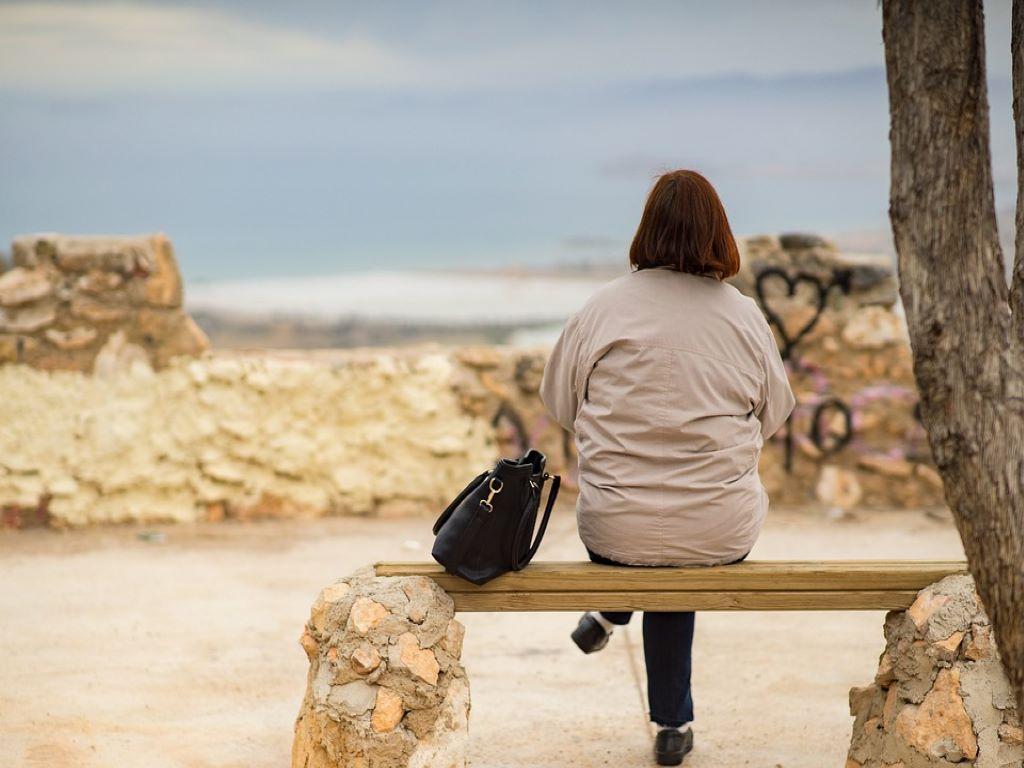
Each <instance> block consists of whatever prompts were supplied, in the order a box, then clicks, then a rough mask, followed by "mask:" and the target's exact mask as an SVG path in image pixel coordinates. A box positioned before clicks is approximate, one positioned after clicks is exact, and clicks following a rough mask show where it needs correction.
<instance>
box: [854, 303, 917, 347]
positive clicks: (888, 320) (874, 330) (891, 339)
mask: <svg viewBox="0 0 1024 768" xmlns="http://www.w3.org/2000/svg"><path fill="white" fill-rule="evenodd" d="M842 338H843V341H845V342H846V343H847V344H849V345H850V346H851V347H853V348H854V349H881V348H882V347H885V346H888V345H889V344H897V343H906V340H907V331H906V327H905V325H904V324H903V320H902V319H901V318H900V316H899V315H897V314H896V313H895V312H891V311H889V310H888V309H885V308H883V307H875V306H868V307H861V308H860V309H858V310H857V311H856V312H855V313H854V314H853V316H852V317H851V318H850V319H849V320H848V321H847V323H846V327H844V328H843V333H842Z"/></svg>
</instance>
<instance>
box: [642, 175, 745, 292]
mask: <svg viewBox="0 0 1024 768" xmlns="http://www.w3.org/2000/svg"><path fill="white" fill-rule="evenodd" d="M629 263H630V264H632V265H633V267H634V268H635V269H650V268H652V267H671V268H673V269H678V270H679V271H680V272H688V273H690V274H693V275H702V276H704V277H713V278H715V279H716V280H723V279H725V278H727V277H732V276H733V275H735V274H736V273H737V272H739V269H740V252H739V249H738V248H737V247H736V239H735V238H734V237H733V236H732V229H730V228H729V219H728V217H727V216H726V215H725V207H724V206H723V205H722V201H721V199H720V198H719V197H718V193H717V192H715V188H714V187H712V186H711V182H709V181H708V180H707V179H705V178H704V177H703V176H701V175H700V174H699V173H697V172H696V171H685V170H681V171H670V172H669V173H666V174H665V175H663V176H661V177H660V178H659V179H658V180H657V181H656V182H655V183H654V188H653V189H651V193H650V194H649V195H648V196H647V204H646V205H645V206H644V214H643V216H642V217H641V218H640V226H639V227H637V230H636V235H635V236H634V237H633V244H632V245H630V247H629Z"/></svg>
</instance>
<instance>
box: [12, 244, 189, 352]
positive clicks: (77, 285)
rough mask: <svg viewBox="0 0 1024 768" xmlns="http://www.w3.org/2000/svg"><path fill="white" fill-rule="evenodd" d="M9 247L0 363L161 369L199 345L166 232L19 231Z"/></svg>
mask: <svg viewBox="0 0 1024 768" xmlns="http://www.w3.org/2000/svg"><path fill="white" fill-rule="evenodd" d="M11 255H12V258H13V262H14V266H13V267H12V268H11V269H8V270H6V271H4V270H3V265H2V264H0V364H2V363H24V364H26V365H30V366H32V367H34V368H40V369H43V370H76V371H92V370H93V368H94V367H95V368H101V369H102V368H110V367H112V366H117V365H118V364H119V362H118V361H119V360H124V359H139V360H144V361H146V363H147V364H148V365H150V366H151V367H155V368H161V367H163V366H165V365H166V364H167V363H168V361H169V360H171V358H173V357H175V356H178V355H195V354H198V353H200V352H202V351H203V350H205V349H206V347H207V342H206V337H205V336H204V334H203V332H202V331H201V330H199V328H198V327H197V326H196V324H195V323H194V322H192V320H191V318H189V316H188V315H186V314H185V313H184V312H183V311H182V309H181V303H182V285H181V277H180V275H179V273H178V265H177V262H176V261H175V258H174V250H173V249H172V247H171V242H170V240H168V239H167V237H165V236H164V235H150V236H143V237H120V238H108V237H82V236H75V237H68V236H64V235H27V236H24V237H19V238H16V239H15V240H14V243H13V246H12V249H11Z"/></svg>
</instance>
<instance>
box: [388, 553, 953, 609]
mask: <svg viewBox="0 0 1024 768" xmlns="http://www.w3.org/2000/svg"><path fill="white" fill-rule="evenodd" d="M966 570H967V564H966V563H964V562H958V561H940V560H916V561H915V560H845V561H844V560H839V561H831V562H814V561H781V560H780V561H748V562H743V563H737V564H735V565H724V566H712V567H688V568H662V567H653V568H652V567H636V568H629V567H624V566H610V565H597V564H595V563H589V562H538V563H533V564H531V565H529V566H528V567H527V568H526V569H525V570H523V571H519V572H517V573H508V574H505V575H504V576H499V577H498V578H496V579H494V580H493V581H490V582H488V583H487V584H484V585H482V586H475V585H473V584H470V583H469V582H467V581H465V580H464V579H461V578H459V577H457V576H453V575H451V574H449V573H445V571H444V569H443V568H442V567H441V566H440V565H438V564H436V563H422V562H421V563H378V564H377V566H376V573H377V575H378V576H427V577H429V578H432V579H434V580H435V581H436V582H437V584H438V586H440V587H441V588H442V589H443V590H445V591H446V592H448V593H449V594H452V595H455V594H458V593H463V592H465V593H470V594H474V595H477V594H480V593H531V592H559V593H571V592H576V593H597V592H615V593H626V592H644V593H653V592H660V591H668V592H687V591H721V592H757V591H765V592H789V591H797V592H835V591H842V592H850V593H856V592H892V591H899V592H907V591H914V592H916V591H918V590H920V589H923V588H924V587H926V586H928V585H929V584H933V583H934V582H936V581H938V580H940V579H942V578H944V577H945V576H949V575H950V574H954V573H964V572H966ZM481 610H482V609H481Z"/></svg>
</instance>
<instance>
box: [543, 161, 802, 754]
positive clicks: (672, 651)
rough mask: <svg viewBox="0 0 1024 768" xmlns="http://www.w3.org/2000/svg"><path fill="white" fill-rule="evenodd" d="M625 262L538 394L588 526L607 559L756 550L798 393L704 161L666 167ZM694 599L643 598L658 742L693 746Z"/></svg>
mask: <svg viewBox="0 0 1024 768" xmlns="http://www.w3.org/2000/svg"><path fill="white" fill-rule="evenodd" d="M629 261H630V264H631V265H632V267H633V270H632V272H631V273H630V274H628V275H625V276H623V277H620V278H618V279H617V280H614V281H612V282H611V283H609V284H608V285H607V286H605V287H604V288H602V289H601V290H599V291H598V292H597V293H596V294H595V295H594V296H593V297H591V299H590V300H589V301H588V302H587V303H586V305H585V306H584V307H583V308H582V309H581V310H580V311H579V312H577V313H576V314H575V315H573V316H572V317H571V318H569V321H568V322H567V323H566V326H565V329H564V330H563V331H562V335H561V337H560V338H559V340H558V342H557V344H556V345H555V348H554V350H553V351H552V353H551V357H550V359H549V360H548V363H547V366H546V368H545V371H544V380H543V383H542V384H541V396H542V398H543V400H544V403H545V405H547V407H548V409H549V410H550V411H551V413H552V415H553V416H554V417H555V419H556V420H557V421H558V422H559V424H561V425H562V426H563V427H564V428H565V429H567V430H569V431H570V432H573V433H574V434H575V437H576V449H577V452H578V454H579V500H578V502H577V506H576V515H577V520H578V523H579V532H580V538H582V539H583V543H584V544H585V545H586V547H587V551H588V552H589V553H590V558H591V560H593V561H595V562H598V563H605V564H611V565H673V566H682V565H721V564H726V563H735V562H738V561H740V560H742V559H743V558H745V557H746V556H747V554H748V553H749V552H750V549H751V547H753V546H754V542H755V541H757V537H758V534H759V533H760V531H761V525H762V523H763V521H764V518H765V514H766V513H767V511H768V496H767V494H766V493H765V490H764V488H763V487H762V485H761V481H760V478H759V477H758V474H757V461H758V456H759V455H760V452H761V445H762V443H763V441H764V440H765V439H766V438H767V437H769V436H771V435H772V434H773V433H774V432H775V431H776V430H777V429H778V428H779V427H780V426H782V424H783V423H784V422H785V421H786V419H787V417H788V416H789V413H790V411H791V410H792V409H793V404H794V400H793V393H792V392H791V390H790V388H789V380H788V379H787V377H786V371H785V368H784V367H783V364H782V360H781V359H780V357H779V352H778V349H777V348H776V345H775V339H774V337H773V335H772V333H771V330H770V329H769V327H768V324H767V322H766V321H765V319H764V316H763V315H762V314H761V311H760V310H759V309H758V307H757V305H756V304H755V303H754V301H753V300H751V299H750V298H748V297H746V296H744V295H743V294H741V293H740V292H739V291H738V290H736V289H735V288H734V287H732V286H731V285H729V284H727V283H725V282H723V280H724V279H725V278H727V277H731V276H733V275H735V274H736V272H737V271H738V270H739V267H740V258H739V251H738V250H737V248H736V241H735V240H734V239H733V236H732V231H731V230H730V228H729V221H728V219H727V218H726V215H725V210H724V208H723V207H722V202H721V200H720V199H719V197H718V194H717V193H716V192H715V190H714V188H713V187H712V186H711V184H710V183H709V182H708V181H707V179H705V178H704V177H703V176H701V175H700V174H699V173H696V172H695V171H685V170H683V171H673V172H671V173H667V174H665V175H664V176H662V177H661V178H659V179H658V181H657V183H655V185H654V188H653V189H652V190H651V193H650V196H649V197H648V199H647V204H646V207H645V208H644V212H643V216H642V218H641V220H640V226H639V228H638V229H637V232H636V236H635V237H634V238H633V243H632V245H631V246H630V249H629ZM629 619H630V614H629V613H595V612H591V613H587V614H585V615H584V616H583V618H582V619H580V622H579V626H578V627H577V628H576V630H575V631H574V632H573V633H572V639H573V640H574V641H575V642H576V644H577V645H578V646H579V647H580V648H581V649H582V650H583V652H584V653H593V652H594V651H599V650H601V649H602V648H603V647H604V646H605V645H606V644H607V642H608V638H609V636H610V635H611V633H612V630H613V628H614V627H615V626H616V625H622V624H625V623H627V622H628V621H629ZM693 624H694V614H693V612H692V611H689V612H679V613H660V612H659V613H650V612H648V613H645V614H644V620H643V636H644V657H645V660H646V666H647V699H648V705H649V708H650V717H651V720H652V721H654V722H655V723H656V724H657V725H658V726H660V730H659V732H658V736H657V739H656V741H655V757H656V758H657V761H658V763H659V764H660V765H679V764H680V763H681V762H682V759H683V757H684V756H685V755H686V753H687V752H689V751H690V750H691V749H692V748H693V732H692V730H691V729H690V723H691V721H692V720H693V700H692V697H691V694H690V669H691V658H690V657H691V649H692V644H693Z"/></svg>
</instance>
